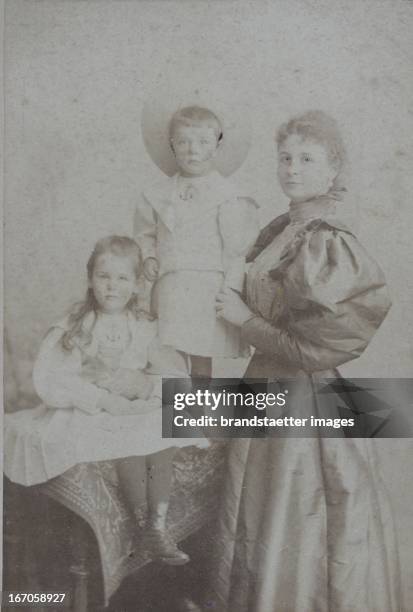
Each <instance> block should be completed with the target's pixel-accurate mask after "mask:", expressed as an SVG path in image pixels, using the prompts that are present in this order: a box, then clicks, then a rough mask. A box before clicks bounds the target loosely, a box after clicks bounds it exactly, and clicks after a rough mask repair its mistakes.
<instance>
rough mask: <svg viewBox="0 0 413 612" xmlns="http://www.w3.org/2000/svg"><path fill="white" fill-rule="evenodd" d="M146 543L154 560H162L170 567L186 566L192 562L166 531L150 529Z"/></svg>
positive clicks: (147, 532)
mask: <svg viewBox="0 0 413 612" xmlns="http://www.w3.org/2000/svg"><path fill="white" fill-rule="evenodd" d="M145 543H146V544H147V545H148V547H149V552H150V553H151V554H152V555H153V556H154V559H160V560H161V561H163V563H167V564H168V565H185V563H188V561H190V557H189V555H187V554H186V553H185V552H184V551H183V550H180V549H179V548H178V546H177V545H176V543H175V542H174V541H173V539H172V538H171V536H170V535H169V534H168V532H167V531H166V530H165V529H159V528H156V527H148V529H147V531H146V533H145Z"/></svg>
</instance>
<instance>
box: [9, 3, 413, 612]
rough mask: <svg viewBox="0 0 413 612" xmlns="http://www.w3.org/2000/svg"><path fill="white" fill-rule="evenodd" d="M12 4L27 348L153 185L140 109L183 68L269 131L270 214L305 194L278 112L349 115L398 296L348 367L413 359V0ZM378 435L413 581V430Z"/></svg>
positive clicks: (16, 207) (15, 320) (356, 165)
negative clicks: (280, 135) (294, 183)
mask: <svg viewBox="0 0 413 612" xmlns="http://www.w3.org/2000/svg"><path fill="white" fill-rule="evenodd" d="M5 10H6V12H5V37H6V43H5V93H6V98H5V106H6V123H5V132H6V144H5V161H6V173H5V193H6V198H5V199H6V207H5V306H6V313H5V314H6V317H5V318H6V326H7V334H8V338H9V340H10V343H11V346H12V349H13V352H14V355H15V357H16V358H17V359H20V360H21V361H22V362H24V360H25V359H26V361H27V354H28V344H30V350H29V352H30V353H31V352H32V351H33V350H34V351H35V350H36V349H37V347H38V345H39V342H40V339H41V336H42V335H43V334H44V332H45V331H46V329H47V327H48V326H49V325H50V323H51V322H53V321H55V320H56V319H59V318H60V317H61V316H62V314H63V313H64V312H65V311H66V310H67V308H68V306H69V305H70V304H71V303H72V302H73V301H76V300H78V299H80V298H81V297H82V296H83V294H84V292H85V289H86V279H85V264H86V261H87V259H88V257H89V255H90V252H91V249H92V248H93V245H94V243H95V242H96V240H97V239H98V238H100V237H102V236H104V235H107V234H112V233H119V234H129V235H130V234H131V232H132V218H133V210H134V206H135V203H136V201H137V198H138V197H139V192H140V191H141V189H142V186H143V185H146V184H148V183H150V182H151V181H153V180H154V179H156V178H157V176H159V170H158V168H157V167H156V166H154V164H153V162H152V161H151V159H150V158H149V157H148V155H147V153H146V151H145V148H144V146H143V143H142V138H141V127H140V118H141V111H142V107H143V104H144V102H145V99H146V98H147V96H148V95H149V94H150V93H151V92H152V91H153V89H154V88H156V86H158V85H161V84H162V83H164V81H165V80H169V81H171V82H175V85H176V84H177V85H178V86H179V84H180V83H182V84H183V86H184V85H187V84H191V82H192V81H193V82H194V83H195V82H196V83H199V82H203V83H204V84H210V86H211V87H214V88H217V89H218V90H219V89H220V88H222V89H223V90H225V91H228V92H230V96H233V99H232V100H231V99H229V100H228V104H229V105H231V104H232V105H237V104H238V105H241V104H242V105H243V108H244V109H245V116H246V117H247V116H249V119H250V121H251V124H252V146H251V149H250V152H249V155H248V158H247V160H246V162H245V163H244V165H243V166H242V167H241V168H240V169H239V170H238V171H237V173H236V174H235V175H234V177H233V178H234V180H235V181H236V182H237V183H238V184H239V185H240V188H241V190H242V191H243V192H244V193H246V194H248V195H250V196H252V197H254V198H255V199H256V200H257V202H258V203H259V204H260V207H261V212H260V214H261V217H262V223H263V224H264V223H265V222H267V221H268V220H270V219H271V218H272V217H274V216H275V215H277V214H279V213H281V212H283V211H284V210H286V207H287V204H288V202H287V201H286V198H285V196H284V195H283V194H282V192H281V190H280V188H279V186H278V184H277V178H276V150H275V146H274V133H275V129H276V127H277V126H279V125H280V124H281V123H282V122H284V121H285V120H287V119H288V118H289V117H290V116H291V115H293V114H296V113H300V112H302V111H305V110H308V109H318V108H319V109H323V110H325V111H327V112H329V113H330V114H332V115H333V116H334V117H335V118H336V119H337V120H338V121H339V124H340V126H341V128H342V132H343V136H344V138H345V141H346V144H347V148H348V154H349V159H350V162H351V173H350V177H349V181H348V190H349V196H348V202H349V204H348V207H347V209H346V210H348V211H350V213H351V215H352V217H353V223H354V224H355V225H356V226H357V233H358V236H359V237H360V240H361V242H362V243H363V244H364V246H365V247H366V248H367V249H368V250H369V251H370V252H371V254H372V255H373V256H374V257H375V258H376V259H377V260H378V262H379V263H380V265H381V267H382V268H383V270H384V272H385V275H386V278H387V281H388V284H389V287H390V291H391V294H392V298H393V307H392V309H391V312H390V314H389V316H388V317H387V319H386V321H385V322H384V324H383V326H382V327H381V329H380V330H379V332H378V334H377V336H376V337H375V338H374V340H373V342H372V343H371V345H370V346H369V348H368V349H367V351H366V353H365V354H364V355H363V357H362V358H361V359H359V360H358V361H357V364H350V365H348V366H346V367H345V368H343V372H344V374H349V375H359V376H371V377H403V376H411V375H412V370H413V368H412V364H413V352H412V350H413V349H412V336H413V308H412V303H413V273H412V269H413V248H412V244H411V241H412V238H411V236H412V231H413V207H412V201H411V194H412V193H413V184H412V177H413V174H412V173H411V167H412V157H413V156H412V146H413V140H412V133H413V130H412V127H413V125H412V124H413V109H412V107H410V108H409V103H410V104H411V100H412V99H413V87H412V83H413V79H412V73H411V66H412V60H413V57H412V51H413V44H412V36H411V32H412V29H413V2H410V1H402V0H400V1H396V0H385V1H382V0H347V2H342V1H341V0H334V1H333V0H321V1H316V0H295V1H294V0H272V1H268V0H251V1H249V2H248V1H244V0H212V1H207V0H198V1H196V0H182V1H175V0H158V1H157V0H151V1H149V0H148V1H141V0H136V1H122V0H120V1H105V0H100V1H85V0H78V1H64V0H62V1H55V0H54V1H43V0H39V1H36V0H34V1H23V0H10V1H8V2H7V1H6V9H5ZM343 206H345V205H343ZM347 214H348V213H347V212H346V215H347ZM379 443H380V444H381V445H382V458H383V473H384V475H385V477H386V480H387V482H388V485H389V488H390V490H391V493H392V498H393V502H394V506H395V510H396V514H397V516H396V518H397V524H398V529H399V539H400V543H401V552H402V562H403V573H404V575H405V577H406V583H407V580H410V584H412V583H413V579H412V576H411V575H410V576H408V573H409V571H410V572H411V571H412V570H411V568H412V567H413V563H412V562H411V560H412V559H413V535H412V534H413V529H412V527H413V525H412V518H411V517H412V514H411V507H412V504H413V493H412V491H413V487H412V486H411V485H412V473H413V446H412V443H411V441H410V440H405V441H402V440H389V441H383V440H382V441H379ZM409 568H410V570H409ZM406 606H407V609H409V610H411V609H413V591H412V592H411V593H410V594H409V593H408V592H407V590H406Z"/></svg>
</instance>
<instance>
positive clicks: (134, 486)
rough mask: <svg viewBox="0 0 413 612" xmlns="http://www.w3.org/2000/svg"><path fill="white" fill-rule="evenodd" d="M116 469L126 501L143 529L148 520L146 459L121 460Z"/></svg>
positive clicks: (129, 458)
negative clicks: (146, 519)
mask: <svg viewBox="0 0 413 612" xmlns="http://www.w3.org/2000/svg"><path fill="white" fill-rule="evenodd" d="M116 469H117V473H118V479H119V484H120V486H121V490H122V493H123V496H124V498H125V501H126V503H127V505H128V507H129V509H130V510H131V511H132V512H133V514H134V515H135V517H136V519H137V521H138V525H139V526H140V527H143V526H144V524H145V518H146V458H145V457H125V459H119V460H118V461H117V462H116Z"/></svg>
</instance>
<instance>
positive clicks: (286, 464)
mask: <svg viewBox="0 0 413 612" xmlns="http://www.w3.org/2000/svg"><path fill="white" fill-rule="evenodd" d="M277 143H278V154H279V166H278V176H279V179H280V182H281V186H282V188H283V190H284V192H285V193H286V195H287V196H288V197H289V198H290V199H291V203H290V208H289V211H288V212H287V213H286V214H284V215H281V216H280V217H278V218H276V219H275V220H274V221H272V222H271V223H270V224H269V225H268V226H267V227H266V228H265V229H264V230H263V231H262V232H261V234H260V236H259V238H258V240H257V243H256V245H255V247H254V249H253V251H252V253H251V257H250V261H251V262H252V263H251V266H250V269H249V272H248V276H247V281H246V303H244V301H242V300H241V298H240V297H239V296H238V295H237V294H236V293H235V292H231V291H227V292H225V293H222V294H221V295H220V296H219V298H218V302H217V311H218V314H219V316H221V317H222V318H224V319H225V320H227V321H229V322H230V323H232V324H234V325H238V326H240V327H241V329H242V335H243V337H244V339H245V340H246V341H247V342H248V343H249V344H251V345H252V346H254V347H255V349H256V350H255V354H254V356H253V358H252V360H251V362H250V365H249V367H248V370H247V372H246V374H245V377H246V378H261V379H262V378H266V379H268V380H274V379H279V378H282V377H285V378H294V379H295V380H296V381H299V387H300V394H301V395H300V397H304V396H306V397H308V396H310V397H312V398H313V399H312V401H313V405H312V407H311V406H310V408H309V410H310V411H312V410H313V409H314V407H315V404H314V402H315V398H314V395H312V394H311V389H312V388H313V385H314V384H315V382H316V380H317V379H318V378H320V377H323V376H328V377H334V376H337V375H338V373H337V371H336V368H337V366H340V365H341V364H343V363H346V362H348V361H350V360H353V359H356V358H357V357H359V356H360V355H361V354H362V352H363V351H364V350H365V348H366V347H367V346H368V344H369V342H370V340H371V338H372V337H373V335H374V333H375V332H376V330H377V329H378V328H379V326H380V324H381V323H382V321H383V319H384V318H385V316H386V313H387V311H388V310H389V307H390V300H389V297H388V293H387V289H386V285H385V280H384V277H383V274H382V272H381V270H380V268H379V267H378V266H377V264H376V263H375V261H374V260H373V259H372V258H371V257H370V256H369V255H368V253H367V252H366V251H365V250H364V248H363V247H362V246H361V245H360V243H359V242H358V241H357V239H356V237H355V236H354V234H353V233H352V231H351V230H349V229H348V228H347V227H346V226H345V225H344V224H343V223H342V222H341V221H340V220H339V218H338V217H337V214H336V206H337V205H338V206H337V207H338V208H339V207H341V206H343V204H342V203H341V200H342V198H343V193H344V191H345V190H343V189H342V188H341V185H340V177H341V171H342V167H343V163H344V149H343V145H342V141H341V138H340V135H339V133H338V130H337V127H336V124H335V122H334V121H333V120H332V119H331V118H330V117H328V116H326V115H325V114H324V113H322V112H320V111H313V112H309V113H306V114H305V115H303V116H301V117H298V118H295V119H293V120H291V121H290V122H289V123H288V124H286V125H284V126H283V127H282V128H281V129H280V130H279V132H278V137H277ZM305 390H307V393H306V392H305ZM309 390H310V393H308V391H309ZM303 391H304V392H303ZM335 433H336V437H334V438H326V437H313V438H303V437H300V438H297V437H293V436H288V435H287V436H285V437H280V438H267V439H248V440H247V439H240V440H234V441H232V443H231V448H230V457H229V476H228V479H227V490H226V495H225V497H224V501H223V507H222V512H221V516H220V526H219V544H218V545H217V560H216V563H215V571H214V580H213V588H212V591H213V594H212V592H211V591H210V600H211V601H212V600H214V606H215V607H214V610H216V609H219V610H222V611H224V610H225V611H226V612H396V611H398V610H400V603H399V586H398V576H399V571H398V555H397V548H396V544H395V540H394V530H393V524H392V517H391V512H390V508H389V505H388V500H387V496H386V493H385V491H384V489H383V486H382V483H381V480H380V474H379V465H378V461H377V458H376V452H375V451H376V450H377V444H378V443H380V442H379V441H378V440H372V439H367V438H345V437H344V434H343V432H342V431H337V430H335Z"/></svg>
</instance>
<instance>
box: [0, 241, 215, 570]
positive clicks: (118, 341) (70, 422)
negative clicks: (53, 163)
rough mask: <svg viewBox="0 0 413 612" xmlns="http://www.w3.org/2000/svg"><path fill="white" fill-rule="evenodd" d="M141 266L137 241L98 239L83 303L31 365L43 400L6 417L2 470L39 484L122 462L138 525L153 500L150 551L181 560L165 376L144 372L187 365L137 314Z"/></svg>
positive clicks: (170, 371) (177, 370)
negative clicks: (170, 529)
mask: <svg viewBox="0 0 413 612" xmlns="http://www.w3.org/2000/svg"><path fill="white" fill-rule="evenodd" d="M141 268H142V266H141V254H140V250H139V247H138V245H137V244H136V243H135V242H134V241H133V240H132V239H130V238H127V237H122V236H109V237H107V238H103V239H102V240H100V241H99V242H98V243H97V244H96V246H95V249H94V251H93V253H92V255H91V257H90V259H89V261H88V264H87V273H88V285H89V288H88V291H87V296H86V299H85V301H84V302H82V303H81V304H78V305H77V306H76V307H75V308H74V309H73V310H72V312H71V314H70V315H69V316H67V317H66V318H65V319H63V320H62V321H60V322H59V323H57V324H56V325H54V326H53V327H52V328H51V329H50V330H49V332H48V333H47V335H46V337H45V339H44V340H43V342H42V345H41V348H40V352H39V355H38V357H37V359H36V362H35V365H34V372H33V378H34V384H35V388H36V391H37V393H38V395H39V396H40V398H41V399H42V400H43V402H44V404H43V405H41V406H39V407H38V408H36V409H34V410H23V411H20V412H16V413H14V414H11V415H6V419H5V424H6V427H5V472H6V474H7V476H8V477H9V478H10V479H11V480H12V481H14V482H17V483H19V484H23V485H33V484H37V483H41V482H45V481H47V480H49V479H50V478H53V477H55V476H58V475H59V474H61V473H63V472H64V471H65V470H67V469H69V468H71V467H72V466H74V465H76V464H78V463H81V462H90V461H106V460H117V461H116V466H117V473H118V478H119V483H120V486H121V490H122V492H123V494H124V497H125V501H126V503H127V504H128V505H129V507H130V509H131V511H132V512H133V513H134V515H135V516H136V519H137V521H138V522H139V523H141V522H142V519H143V508H144V507H145V506H146V504H145V500H146V497H147V505H148V509H149V525H148V529H147V534H148V540H149V542H150V544H151V548H152V552H153V553H154V555H155V556H157V557H160V558H162V559H163V560H164V561H165V562H167V563H170V564H180V563H185V562H187V561H188V556H187V555H186V554H185V553H183V552H182V551H180V550H179V549H178V548H177V546H176V544H175V543H174V542H172V541H171V540H170V538H169V536H168V534H167V532H166V513H167V509H168V501H169V492H170V487H171V481H172V458H173V454H174V449H173V448H171V442H170V441H168V440H166V439H162V437H161V431H162V428H161V399H160V389H159V384H157V383H159V382H160V381H159V377H154V376H151V375H150V374H148V373H146V372H152V373H155V372H156V373H162V375H164V376H180V377H184V376H186V373H185V364H184V362H183V359H182V357H181V356H180V355H179V354H177V353H176V352H175V351H173V350H172V349H167V348H161V347H159V346H158V345H157V342H156V338H155V336H156V323H155V322H153V321H149V320H148V319H147V318H144V317H143V316H139V311H138V310H137V306H136V304H137V293H138V280H139V276H140V274H141ZM193 443H194V441H193V440H192V441H191V440H190V439H187V440H174V441H173V444H174V446H189V445H191V444H193ZM199 445H200V446H206V445H207V442H206V441H205V440H203V439H200V440H199ZM146 473H147V474H146ZM146 475H148V478H146ZM146 480H147V491H146Z"/></svg>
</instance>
